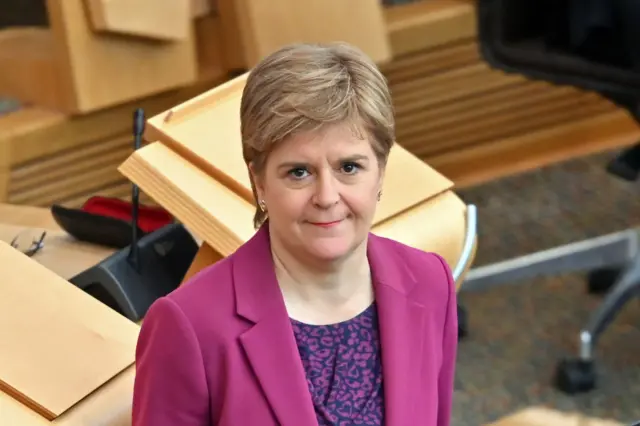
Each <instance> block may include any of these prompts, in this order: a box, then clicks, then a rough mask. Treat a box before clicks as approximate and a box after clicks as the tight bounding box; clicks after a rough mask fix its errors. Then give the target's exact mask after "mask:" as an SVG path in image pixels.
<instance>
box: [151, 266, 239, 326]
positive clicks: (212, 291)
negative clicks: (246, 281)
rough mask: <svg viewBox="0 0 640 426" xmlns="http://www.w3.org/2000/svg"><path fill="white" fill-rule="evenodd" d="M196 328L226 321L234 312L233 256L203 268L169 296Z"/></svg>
mask: <svg viewBox="0 0 640 426" xmlns="http://www.w3.org/2000/svg"><path fill="white" fill-rule="evenodd" d="M163 299H166V301H167V302H170V303H171V304H172V305H174V307H175V308H177V309H178V310H179V311H180V314H181V316H183V317H184V319H186V320H187V321H188V322H189V323H190V324H191V326H192V327H193V328H196V329H197V328H198V327H199V326H200V325H201V324H209V325H211V324H214V325H215V324H224V323H227V324H228V323H229V321H228V319H229V317H231V316H232V315H233V313H234V291H233V279H232V272H231V259H230V258H228V257H227V258H225V259H222V260H220V261H218V262H216V263H214V264H212V265H210V266H208V267H206V268H204V269H202V270H201V271H199V272H198V273H197V274H195V275H194V276H193V277H191V278H190V279H188V280H187V281H185V282H184V283H182V284H181V285H180V287H178V288H177V289H175V290H174V291H172V292H171V293H169V294H168V295H167V296H165V297H164V298H163Z"/></svg>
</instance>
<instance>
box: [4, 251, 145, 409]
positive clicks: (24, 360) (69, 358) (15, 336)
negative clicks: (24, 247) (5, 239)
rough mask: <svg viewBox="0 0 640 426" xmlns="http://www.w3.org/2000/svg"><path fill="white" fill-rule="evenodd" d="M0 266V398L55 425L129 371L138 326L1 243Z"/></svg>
mask: <svg viewBox="0 0 640 426" xmlns="http://www.w3.org/2000/svg"><path fill="white" fill-rule="evenodd" d="M0 263H1V264H2V265H1V267H0V269H1V270H2V271H3V279H2V280H0V289H1V292H2V297H0V336H2V351H0V390H1V391H3V392H6V393H8V394H9V395H11V396H13V397H14V398H16V399H18V400H19V401H21V402H23V403H24V404H26V405H27V406H29V407H30V408H32V409H33V410H35V411H37V412H38V413H40V414H41V415H42V416H44V417H46V418H48V419H54V418H56V417H58V416H60V415H61V414H63V413H64V412H65V411H67V410H68V409H70V408H71V407H73V406H74V405H76V404H77V403H78V402H80V401H81V400H82V399H84V398H85V397H86V396H87V395H89V394H91V393H92V392H94V391H95V390H96V389H97V388H98V387H100V386H102V385H103V384H104V383H106V382H107V381H108V380H110V379H111V378H113V377H114V376H116V375H117V374H118V373H120V372H121V371H123V370H124V369H125V368H127V367H129V366H130V365H132V364H133V362H134V353H135V345H136V341H137V338H138V332H139V326H138V325H136V324H135V323H133V322H131V321H129V320H127V319H126V318H124V317H123V316H122V315H120V314H118V313H116V312H115V311H113V310H112V309H110V308H108V307H107V306H105V305H104V304H102V303H101V302H99V301H97V300H96V299H94V298H93V297H91V296H89V295H88V294H86V293H85V292H83V291H82V290H80V289H78V288H76V287H74V286H72V285H69V283H68V282H67V281H66V280H64V279H63V278H61V277H59V276H57V275H55V274H54V273H53V272H51V271H49V270H48V269H46V268H45V267H44V266H42V265H40V264H38V263H37V262H35V261H34V260H32V259H30V258H28V257H27V256H25V255H23V254H22V253H20V252H18V251H17V250H15V249H14V248H12V247H11V246H9V245H8V244H6V243H2V242H0ZM16 322H18V323H20V326H19V327H16V326H15V323H16Z"/></svg>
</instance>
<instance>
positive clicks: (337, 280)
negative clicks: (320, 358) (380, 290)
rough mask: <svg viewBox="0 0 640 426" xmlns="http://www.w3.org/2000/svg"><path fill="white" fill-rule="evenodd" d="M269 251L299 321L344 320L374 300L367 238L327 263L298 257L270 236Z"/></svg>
mask: <svg viewBox="0 0 640 426" xmlns="http://www.w3.org/2000/svg"><path fill="white" fill-rule="evenodd" d="M271 252H272V256H273V261H274V265H275V270H276V277H277V278H278V283H279V285H280V289H281V291H282V293H283V296H284V299H285V304H286V305H287V310H288V311H289V315H290V316H291V317H293V318H295V319H297V320H299V321H303V322H309V323H331V322H339V321H343V320H346V319H349V318H351V317H353V316H355V315H357V314H358V313H360V312H361V311H362V310H364V309H365V308H366V307H367V306H369V305H370V304H371V302H372V301H373V288H372V285H371V272H370V268H369V262H368V259H367V242H366V240H365V241H364V242H363V243H362V244H361V245H360V246H359V247H357V248H356V249H355V250H354V251H353V252H352V253H350V254H349V255H348V256H347V257H345V258H344V259H340V260H338V261H335V262H331V263H326V264H325V263H323V264H318V263H314V262H310V261H306V260H305V259H301V258H300V257H299V256H296V255H294V254H293V253H292V252H291V251H290V250H287V249H286V248H285V247H284V246H283V244H282V243H281V242H280V241H279V240H278V239H277V238H273V237H272V238H271Z"/></svg>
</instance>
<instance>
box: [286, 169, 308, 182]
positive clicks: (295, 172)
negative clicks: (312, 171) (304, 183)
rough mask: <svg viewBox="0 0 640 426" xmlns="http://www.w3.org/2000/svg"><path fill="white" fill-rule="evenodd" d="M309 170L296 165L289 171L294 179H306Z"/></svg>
mask: <svg viewBox="0 0 640 426" xmlns="http://www.w3.org/2000/svg"><path fill="white" fill-rule="evenodd" d="M308 173H309V172H308V171H307V170H306V169H303V168H301V167H296V168H295V169H291V170H290V171H289V175H290V176H291V177H292V178H294V179H304V178H305V177H307V174H308Z"/></svg>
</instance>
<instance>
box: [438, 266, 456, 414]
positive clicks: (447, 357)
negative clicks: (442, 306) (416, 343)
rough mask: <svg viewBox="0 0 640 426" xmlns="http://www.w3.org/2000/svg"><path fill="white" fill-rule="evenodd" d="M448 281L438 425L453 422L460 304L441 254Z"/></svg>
mask: <svg viewBox="0 0 640 426" xmlns="http://www.w3.org/2000/svg"><path fill="white" fill-rule="evenodd" d="M438 257H439V258H440V262H441V263H442V267H443V268H444V274H445V276H446V281H447V299H446V313H445V320H444V330H443V338H442V365H441V366H440V376H439V378H438V426H449V425H450V424H451V409H452V402H453V388H454V377H455V366H456V357H457V350H458V305H457V299H456V284H455V281H454V279H453V276H452V274H451V270H450V269H449V266H448V265H447V262H446V261H445V260H444V259H443V258H442V257H440V256H438Z"/></svg>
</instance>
